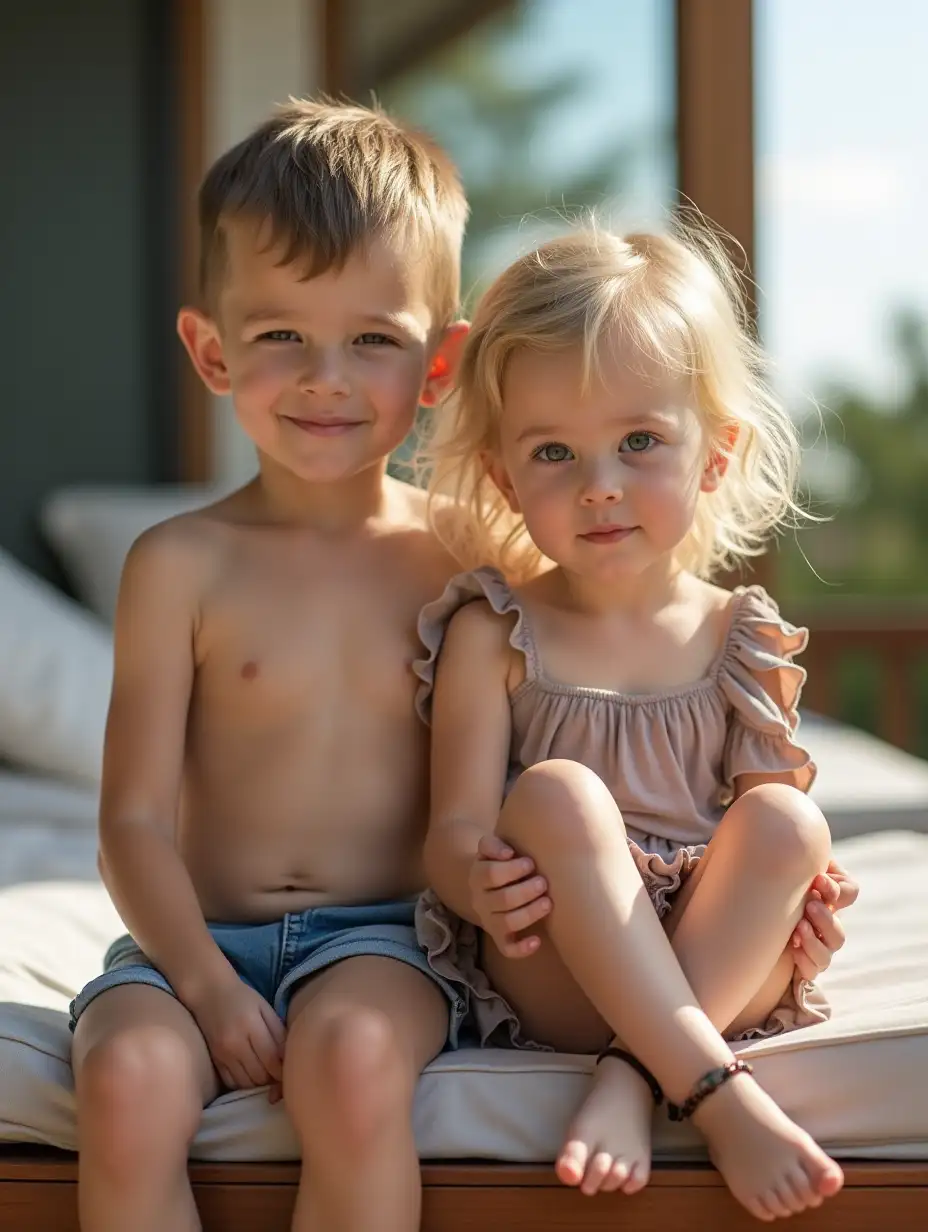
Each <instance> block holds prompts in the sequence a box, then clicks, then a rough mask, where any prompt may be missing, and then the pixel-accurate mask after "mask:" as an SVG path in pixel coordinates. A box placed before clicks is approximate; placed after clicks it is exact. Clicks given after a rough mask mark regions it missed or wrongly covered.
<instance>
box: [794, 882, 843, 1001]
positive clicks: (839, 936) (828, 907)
mask: <svg viewBox="0 0 928 1232" xmlns="http://www.w3.org/2000/svg"><path fill="white" fill-rule="evenodd" d="M859 892H860V886H859V885H858V884H857V882H856V881H855V880H854V879H853V877H851V876H850V875H849V874H848V873H847V872H845V870H844V869H843V868H841V866H840V865H838V864H836V863H835V862H834V861H832V862H831V863H830V864H829V865H828V868H827V870H826V871H825V872H824V873H821V874H819V876H818V877H816V878H815V880H814V881H813V882H812V885H811V886H810V888H809V897H808V898H807V900H806V909H805V915H804V916H803V918H802V919H801V920H800V921H799V923H798V924H797V925H796V928H795V929H794V930H793V935H792V937H791V939H790V945H791V946H792V949H793V957H794V961H795V963H796V967H797V969H798V971H799V974H800V975H801V976H802V978H803V979H804V980H814V979H815V978H816V976H819V975H821V973H822V972H823V971H827V970H828V967H829V966H830V965H831V960H832V956H833V955H834V954H836V953H837V951H838V950H840V949H841V947H842V946H843V945H844V941H845V932H844V925H843V924H842V923H841V921H840V920H839V919H838V918H837V912H839V911H843V909H844V908H845V907H850V906H852V905H853V904H854V903H855V902H856V901H857V895H858V894H859Z"/></svg>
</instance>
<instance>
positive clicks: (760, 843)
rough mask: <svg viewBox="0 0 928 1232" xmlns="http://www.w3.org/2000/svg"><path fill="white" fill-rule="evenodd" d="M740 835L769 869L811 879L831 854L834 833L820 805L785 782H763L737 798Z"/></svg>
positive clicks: (758, 860) (753, 854) (755, 856)
mask: <svg viewBox="0 0 928 1232" xmlns="http://www.w3.org/2000/svg"><path fill="white" fill-rule="evenodd" d="M738 804H739V805H740V806H741V807H740V809H739V813H740V819H741V827H742V829H741V837H742V840H743V841H745V842H748V843H749V844H750V845H751V848H752V859H753V860H754V861H756V862H757V864H758V867H761V868H763V869H765V870H767V871H768V872H773V871H777V872H782V873H795V874H796V876H798V877H800V878H801V877H805V876H808V877H809V879H810V880H811V879H812V878H813V877H814V876H815V875H816V874H817V873H820V872H822V871H823V870H824V869H825V867H826V866H827V864H828V861H829V859H830V856H831V834H830V832H829V829H828V823H827V821H826V820H825V818H824V816H823V814H822V811H821V809H820V808H819V807H818V805H817V804H815V803H814V802H813V801H812V800H810V799H809V797H808V796H807V795H805V794H804V793H803V792H801V791H799V790H798V789H797V788H795V787H791V786H789V784H786V783H764V784H763V785H761V786H759V787H754V788H752V789H751V790H750V791H747V792H745V794H744V795H743V796H741V797H740V798H739V800H738Z"/></svg>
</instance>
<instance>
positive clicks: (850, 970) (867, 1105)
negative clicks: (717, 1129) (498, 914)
mask: <svg viewBox="0 0 928 1232" xmlns="http://www.w3.org/2000/svg"><path fill="white" fill-rule="evenodd" d="M838 854H839V855H840V858H841V859H842V860H843V861H844V862H845V863H846V864H847V866H848V867H849V868H851V869H852V870H853V871H854V872H855V873H856V874H857V875H858V877H859V879H860V882H861V886H862V890H861V895H860V900H859V902H858V904H857V905H856V906H855V907H854V908H853V909H852V910H850V911H848V912H847V913H846V915H845V917H844V920H845V923H846V927H847V932H848V943H847V945H846V947H845V948H844V950H842V951H841V952H840V953H839V954H838V955H837V956H836V958H835V961H834V964H833V965H832V968H831V970H830V971H829V973H828V977H827V979H826V980H825V981H823V982H824V983H825V986H826V989H827V991H828V994H829V996H830V998H831V1000H832V1003H833V1006H834V1016H833V1018H832V1020H831V1021H830V1022H828V1023H825V1024H823V1025H820V1026H816V1027H811V1028H806V1029H805V1030H802V1031H797V1032H795V1033H793V1034H791V1035H787V1036H780V1037H779V1038H777V1039H773V1040H766V1041H761V1042H758V1043H755V1044H751V1045H749V1046H748V1047H746V1048H744V1049H743V1054H744V1055H746V1056H750V1058H751V1060H752V1061H753V1062H754V1063H755V1065H756V1072H757V1076H758V1078H759V1079H760V1081H761V1082H762V1083H763V1084H764V1086H765V1087H767V1088H768V1089H769V1090H770V1092H771V1093H772V1094H773V1096H774V1098H775V1099H777V1100H778V1101H779V1102H780V1103H781V1104H782V1106H783V1107H784V1109H785V1110H786V1111H787V1112H788V1113H789V1114H790V1115H791V1116H793V1117H795V1118H796V1120H797V1121H799V1122H800V1123H801V1124H802V1125H804V1126H805V1127H806V1128H807V1129H808V1130H809V1132H810V1133H812V1134H813V1135H814V1136H815V1137H816V1138H817V1139H818V1140H819V1141H820V1142H822V1143H823V1145H824V1146H825V1147H826V1148H828V1149H830V1150H832V1151H834V1152H835V1153H836V1154H838V1155H845V1156H862V1157H868V1158H873V1157H875V1158H899V1159H925V1158H928V967H926V964H925V958H924V955H925V950H926V948H928V899H926V896H925V893H924V887H925V885H926V883H928V837H926V836H922V835H914V834H904V833H887V834H880V835H874V836H868V837H866V838H862V839H854V840H851V841H849V842H847V843H844V844H842V845H841V846H840V848H839V852H838ZM119 931H120V927H119V921H118V919H117V917H116V914H115V911H114V910H113V908H112V906H111V905H110V902H109V900H108V898H107V897H106V894H105V892H104V891H103V890H102V889H101V888H100V887H97V886H92V885H80V884H73V883H58V884H53V885H39V886H29V887H21V888H17V889H11V890H5V891H2V892H0V1140H2V1139H5V1140H8V1141H22V1142H31V1143H46V1144H50V1145H53V1146H61V1147H66V1148H70V1149H73V1148H74V1147H75V1145H76V1135H75V1120H74V1099H73V1091H72V1081H71V1071H70V1067H69V1063H68V1057H69V1051H70V1037H69V1034H68V1030H67V1025H66V1022H67V1019H66V1010H67V1005H68V1002H69V1000H70V999H71V997H73V995H74V994H75V993H76V992H77V991H78V989H79V988H80V987H81V985H82V984H83V983H84V982H85V981H86V980H88V979H90V978H92V977H93V976H94V975H95V974H97V972H98V968H99V964H100V960H101V957H102V954H103V951H104V949H105V947H106V945H107V943H108V942H109V940H110V939H111V938H112V937H113V936H115V935H116V934H117V933H118V932H119ZM589 1070H590V1062H589V1058H585V1057H571V1056H545V1055H539V1054H527V1053H514V1052H508V1051H506V1052H504V1051H496V1050H487V1051H483V1052H480V1051H468V1052H458V1053H451V1054H446V1055H444V1056H442V1057H440V1058H439V1059H438V1060H437V1061H435V1062H434V1063H433V1064H432V1065H430V1066H429V1068H428V1070H427V1071H426V1073H425V1074H424V1075H423V1077H422V1080H421V1082H420V1084H419V1089H418V1092H417V1097H416V1104H415V1112H414V1116H415V1130H416V1140H417V1143H418V1146H419V1150H420V1153H421V1155H422V1156H423V1158H426V1159H463V1158H484V1159H497V1160H508V1161H513V1162H520V1163H528V1162H547V1161H550V1160H552V1159H553V1158H554V1154H555V1151H556V1150H557V1147H558V1145H559V1142H560V1139H561V1136H562V1135H563V1133H564V1131H565V1129H566V1126H567V1123H568V1119H569V1117H570V1116H571V1114H572V1112H573V1111H574V1109H575V1108H576V1107H577V1104H578V1102H579V1100H580V1099H581V1097H582V1095H583V1093H584V1090H585V1089H586V1086H587V1083H588V1080H589ZM308 1097H309V1098H311V1093H309V1096H308ZM656 1127H657V1136H656V1143H655V1148H656V1153H657V1155H658V1157H659V1158H664V1159H669V1158H680V1159H692V1158H700V1157H701V1154H702V1152H701V1148H700V1145H699V1140H698V1137H697V1136H696V1134H695V1133H694V1132H693V1130H692V1129H691V1128H690V1127H679V1126H671V1125H670V1123H669V1122H668V1121H667V1120H666V1118H664V1117H658V1118H657V1122H656ZM193 1155H194V1156H195V1157H196V1158H200V1159H211V1160H276V1159H292V1158H295V1157H296V1155H297V1144H296V1141H295V1139H294V1135H293V1131H292V1129H291V1126H290V1123H289V1121H288V1119H287V1116H286V1113H285V1112H284V1110H283V1106H282V1105H277V1106H276V1107H273V1108H272V1107H270V1106H269V1104H268V1102H267V1099H266V1096H265V1094H264V1093H263V1092H250V1093H243V1092H233V1093H231V1094H229V1095H224V1096H222V1097H221V1098H220V1099H218V1100H216V1102H215V1103H214V1104H212V1105H211V1106H210V1107H209V1108H208V1109H207V1110H206V1112H205V1114H204V1117H203V1123H202V1127H201V1129H200V1132H199V1134H198V1136H197V1139H196V1142H195V1144H194V1148H193Z"/></svg>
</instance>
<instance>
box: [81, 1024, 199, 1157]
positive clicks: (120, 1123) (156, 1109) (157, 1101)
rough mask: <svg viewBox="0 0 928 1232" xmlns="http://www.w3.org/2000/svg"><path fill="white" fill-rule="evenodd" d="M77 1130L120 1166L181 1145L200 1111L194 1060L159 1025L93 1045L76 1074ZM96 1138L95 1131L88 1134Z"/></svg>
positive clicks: (192, 1131) (190, 1135)
mask: <svg viewBox="0 0 928 1232" xmlns="http://www.w3.org/2000/svg"><path fill="white" fill-rule="evenodd" d="M76 1088H77V1106H78V1116H79V1121H80V1124H81V1131H82V1134H85V1133H90V1134H93V1133H94V1129H95V1128H103V1129H104V1130H105V1131H106V1132H105V1134H104V1135H102V1138H101V1141H104V1142H105V1143H106V1144H108V1150H109V1151H110V1153H111V1154H114V1155H117V1156H119V1161H118V1162H120V1163H121V1164H122V1165H127V1166H128V1165H130V1164H131V1162H132V1160H133V1159H136V1160H137V1161H139V1162H142V1161H144V1160H145V1159H146V1158H150V1157H151V1155H152V1154H153V1153H157V1152H159V1150H160V1151H162V1152H163V1151H165V1150H168V1151H171V1150H175V1149H176V1150H181V1149H182V1150H183V1151H184V1153H185V1154H186V1149H187V1146H188V1145H189V1143H190V1142H191V1141H192V1139H193V1137H194V1135H195V1134H196V1131H197V1128H198V1126H199V1123H200V1117H201V1115H202V1111H203V1107H202V1096H201V1092H200V1084H199V1080H198V1076H197V1073H196V1065H195V1062H194V1059H193V1058H192V1057H191V1055H190V1051H189V1049H188V1048H187V1047H186V1046H185V1044H184V1041H183V1040H182V1039H180V1038H179V1037H178V1036H177V1035H175V1034H173V1033H172V1032H170V1031H168V1030H166V1029H165V1028H163V1027H158V1026H150V1027H135V1028H133V1029H131V1030H126V1031H122V1032H118V1033H116V1034H114V1035H111V1036H109V1037H108V1038H107V1039H104V1040H102V1041H101V1042H100V1043H98V1044H95V1045H94V1046H93V1047H92V1048H91V1049H90V1050H89V1051H88V1052H87V1054H86V1055H85V1056H84V1057H83V1059H82V1062H81V1065H80V1068H79V1070H78V1072H77V1074H76ZM94 1136H95V1138H96V1135H94Z"/></svg>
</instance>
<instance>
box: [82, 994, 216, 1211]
mask: <svg viewBox="0 0 928 1232" xmlns="http://www.w3.org/2000/svg"><path fill="white" fill-rule="evenodd" d="M72 1063H73V1066H74V1081H75V1086H76V1091H77V1132H78V1148H79V1154H78V1161H79V1162H78V1207H79V1213H80V1225H81V1229H82V1232H126V1229H127V1228H131V1229H133V1232H165V1229H168V1228H170V1229H171V1232H199V1228H200V1218H199V1216H198V1214H197V1208H196V1205H195V1204H194V1200H193V1191H192V1190H191V1188H190V1181H189V1180H188V1177H187V1153H188V1150H189V1148H190V1143H191V1142H192V1141H193V1138H194V1136H195V1134H196V1132H197V1129H198V1127H199V1124H200V1118H201V1116H202V1114H203V1108H204V1105H206V1104H208V1103H209V1102H210V1101H211V1100H213V1099H215V1097H216V1094H217V1090H218V1082H217V1079H216V1075H215V1072H214V1070H213V1065H212V1062H211V1061H210V1057H209V1051H208V1050H207V1047H206V1042H205V1041H204V1039H203V1036H202V1035H201V1034H200V1030H199V1028H198V1027H197V1025H196V1023H195V1022H194V1020H193V1018H192V1017H191V1015H190V1013H189V1012H188V1011H187V1010H186V1009H185V1008H184V1006H183V1005H181V1003H180V1002H179V1001H177V1000H175V999H174V997H172V996H171V995H170V993H166V992H163V991H162V990H161V989H160V988H152V987H150V986H148V985H146V984H123V985H120V986H117V987H116V988H111V989H109V990H108V991H107V992H103V993H100V995H99V996H98V997H97V998H95V999H94V1000H93V1001H91V1003H90V1005H88V1006H87V1008H86V1010H85V1011H84V1013H83V1014H82V1015H81V1017H80V1020H79V1021H78V1024H77V1029H76V1031H75V1035H74V1047H73V1054H72Z"/></svg>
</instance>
